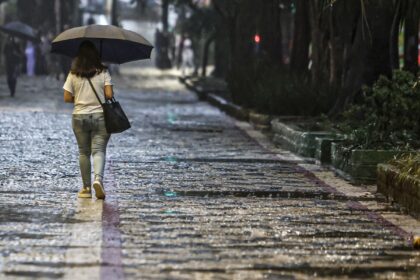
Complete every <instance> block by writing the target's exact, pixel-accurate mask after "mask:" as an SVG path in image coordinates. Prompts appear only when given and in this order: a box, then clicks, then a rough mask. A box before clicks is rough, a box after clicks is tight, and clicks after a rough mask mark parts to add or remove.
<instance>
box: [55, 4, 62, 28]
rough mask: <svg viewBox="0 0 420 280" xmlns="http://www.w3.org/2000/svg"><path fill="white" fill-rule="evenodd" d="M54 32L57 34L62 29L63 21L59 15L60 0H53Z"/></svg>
mask: <svg viewBox="0 0 420 280" xmlns="http://www.w3.org/2000/svg"><path fill="white" fill-rule="evenodd" d="M54 12H55V32H56V34H59V33H60V32H61V30H62V26H63V22H62V17H61V0H55V10H54Z"/></svg>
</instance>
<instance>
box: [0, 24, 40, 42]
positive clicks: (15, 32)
mask: <svg viewBox="0 0 420 280" xmlns="http://www.w3.org/2000/svg"><path fill="white" fill-rule="evenodd" d="M0 30H1V31H3V32H5V33H7V34H9V35H12V36H15V37H19V38H22V39H26V40H31V41H35V42H39V39H38V37H37V36H36V33H35V30H34V29H33V28H32V27H30V26H29V25H27V24H24V23H22V22H20V21H12V22H9V23H7V24H5V25H2V26H0Z"/></svg>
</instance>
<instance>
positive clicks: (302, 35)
mask: <svg viewBox="0 0 420 280" xmlns="http://www.w3.org/2000/svg"><path fill="white" fill-rule="evenodd" d="M294 21H295V28H294V34H293V43H292V44H293V45H292V56H291V59H290V69H291V71H292V73H294V74H297V75H301V74H304V75H305V74H306V73H307V71H308V64H309V43H310V36H309V34H310V26H309V5H308V1H307V0H297V2H296V14H295V19H294Z"/></svg>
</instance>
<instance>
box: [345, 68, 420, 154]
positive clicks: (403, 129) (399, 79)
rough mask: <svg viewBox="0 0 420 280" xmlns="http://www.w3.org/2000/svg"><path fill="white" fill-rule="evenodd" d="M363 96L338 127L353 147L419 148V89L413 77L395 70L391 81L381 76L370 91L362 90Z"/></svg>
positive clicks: (348, 111) (347, 112)
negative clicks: (344, 132)
mask: <svg viewBox="0 0 420 280" xmlns="http://www.w3.org/2000/svg"><path fill="white" fill-rule="evenodd" d="M363 94H364V96H363V102H362V103H361V104H358V105H353V106H352V107H351V108H349V109H348V110H347V111H346V112H345V113H344V114H343V117H344V119H345V122H344V123H343V124H342V125H341V128H342V129H343V130H344V131H346V132H347V133H349V134H350V135H351V137H350V138H351V140H352V142H353V143H354V144H355V145H356V146H358V147H361V148H367V149H369V148H382V149H413V148H418V147H420V143H419V139H420V120H419V116H420V115H419V112H420V86H419V85H418V83H417V80H416V78H415V76H414V75H413V74H411V73H410V72H406V71H402V70H396V71H395V72H394V73H393V76H392V79H388V78H387V77H384V76H381V77H380V78H379V79H378V81H377V82H376V83H375V84H374V85H373V86H372V87H364V89H363Z"/></svg>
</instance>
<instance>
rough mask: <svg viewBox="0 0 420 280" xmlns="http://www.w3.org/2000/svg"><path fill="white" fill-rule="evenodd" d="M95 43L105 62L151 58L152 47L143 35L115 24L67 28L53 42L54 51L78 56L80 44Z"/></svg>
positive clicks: (52, 50) (52, 48)
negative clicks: (85, 42)
mask: <svg viewBox="0 0 420 280" xmlns="http://www.w3.org/2000/svg"><path fill="white" fill-rule="evenodd" d="M85 40H89V41H91V42H92V43H93V44H95V46H96V48H97V49H98V51H99V53H100V54H101V58H102V60H103V61H105V62H110V63H118V64H121V63H125V62H129V61H134V60H141V59H147V58H150V53H151V51H152V49H153V46H152V45H151V44H150V43H149V42H148V41H147V40H146V39H145V38H143V37H142V36H141V35H139V34H137V33H135V32H133V31H129V30H125V29H122V28H119V27H116V26H113V25H95V24H93V25H87V26H81V27H75V28H72V29H68V30H66V31H64V32H63V33H61V34H59V35H58V36H57V37H56V38H55V39H54V40H53V42H52V46H51V52H52V53H58V54H63V55H66V56H70V57H75V56H77V52H78V50H79V46H80V44H81V43H82V42H83V41H85Z"/></svg>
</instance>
